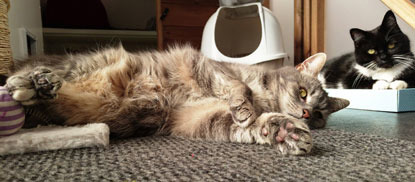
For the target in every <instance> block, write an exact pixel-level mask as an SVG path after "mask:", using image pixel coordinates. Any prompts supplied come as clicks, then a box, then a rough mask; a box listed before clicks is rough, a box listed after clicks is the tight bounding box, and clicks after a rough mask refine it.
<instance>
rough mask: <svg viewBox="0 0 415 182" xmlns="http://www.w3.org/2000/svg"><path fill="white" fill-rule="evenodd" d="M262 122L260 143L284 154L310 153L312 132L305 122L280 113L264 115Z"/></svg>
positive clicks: (261, 118) (260, 118)
mask: <svg viewBox="0 0 415 182" xmlns="http://www.w3.org/2000/svg"><path fill="white" fill-rule="evenodd" d="M258 119H259V120H261V123H262V124H260V129H259V131H258V132H260V135H261V137H260V139H257V142H258V143H261V144H264V143H268V144H271V145H273V146H275V148H276V149H277V150H278V151H279V152H281V153H282V154H291V155H303V154H307V153H310V151H311V148H312V146H313V144H312V138H311V132H310V129H309V127H308V126H307V124H306V123H304V122H303V121H301V120H299V119H296V118H293V117H290V116H285V115H282V114H279V113H264V114H262V115H261V116H260V117H259V118H258Z"/></svg>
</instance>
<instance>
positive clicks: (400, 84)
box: [389, 80, 408, 90]
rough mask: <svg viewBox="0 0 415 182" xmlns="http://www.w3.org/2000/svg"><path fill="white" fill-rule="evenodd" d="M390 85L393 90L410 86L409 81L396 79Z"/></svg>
mask: <svg viewBox="0 0 415 182" xmlns="http://www.w3.org/2000/svg"><path fill="white" fill-rule="evenodd" d="M389 87H390V88H391V89H393V90H400V89H406V88H408V83H406V82H405V81H402V80H395V81H393V82H392V83H390V85H389Z"/></svg>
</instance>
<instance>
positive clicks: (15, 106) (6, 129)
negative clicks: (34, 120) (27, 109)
mask: <svg viewBox="0 0 415 182" xmlns="http://www.w3.org/2000/svg"><path fill="white" fill-rule="evenodd" d="M24 120H25V113H24V110H23V107H22V106H21V105H20V104H19V103H18V102H16V101H15V100H13V98H12V96H11V95H10V94H9V92H8V91H7V89H6V88H5V87H3V86H0V137H1V136H8V135H13V134H15V133H16V132H17V131H19V129H20V128H21V127H22V126H23V124H24Z"/></svg>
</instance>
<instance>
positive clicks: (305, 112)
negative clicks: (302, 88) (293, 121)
mask: <svg viewBox="0 0 415 182" xmlns="http://www.w3.org/2000/svg"><path fill="white" fill-rule="evenodd" d="M303 118H304V119H308V118H310V111H308V110H307V109H303Z"/></svg>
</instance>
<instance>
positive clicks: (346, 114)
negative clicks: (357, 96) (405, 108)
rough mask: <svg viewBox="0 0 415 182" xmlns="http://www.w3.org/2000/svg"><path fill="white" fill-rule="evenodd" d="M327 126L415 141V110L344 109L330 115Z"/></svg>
mask: <svg viewBox="0 0 415 182" xmlns="http://www.w3.org/2000/svg"><path fill="white" fill-rule="evenodd" d="M327 127H328V128H334V129H341V130H345V131H351V132H361V133H367V134H373V135H379V136H385V137H390V138H399V139H405V140H411V141H415V112H405V113H389V112H375V111H364V110H356V109H343V110H341V111H338V112H336V113H334V114H332V115H331V116H330V118H329V120H328V124H327Z"/></svg>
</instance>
